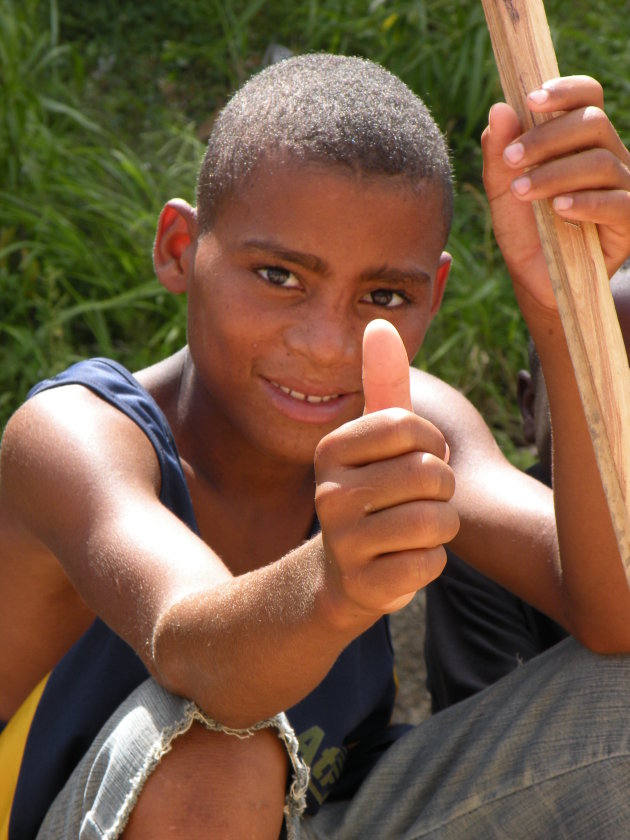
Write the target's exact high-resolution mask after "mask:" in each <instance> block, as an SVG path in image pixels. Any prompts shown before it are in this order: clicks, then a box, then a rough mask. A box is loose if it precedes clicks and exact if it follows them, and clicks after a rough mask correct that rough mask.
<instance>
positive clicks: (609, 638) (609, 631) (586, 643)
mask: <svg viewBox="0 0 630 840" xmlns="http://www.w3.org/2000/svg"><path fill="white" fill-rule="evenodd" d="M625 623H626V624H628V622H625ZM572 635H573V636H574V638H575V639H576V640H577V641H578V642H579V643H580V644H581V645H582V646H583V647H585V648H586V649H587V650H590V651H591V653H596V654H598V655H600V656H617V655H619V654H628V653H630V632H629V628H628V627H617V628H615V627H611V626H610V624H609V623H606V624H605V625H604V626H601V625H598V624H596V623H595V622H593V621H589V622H586V623H582V624H581V625H580V626H576V627H574V628H573V634H572Z"/></svg>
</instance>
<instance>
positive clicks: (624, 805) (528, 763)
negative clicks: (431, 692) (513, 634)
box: [302, 639, 630, 840]
mask: <svg viewBox="0 0 630 840" xmlns="http://www.w3.org/2000/svg"><path fill="white" fill-rule="evenodd" d="M629 688H630V657H628V656H611V657H601V656H597V655H596V654H593V653H590V652H589V651H587V650H585V649H584V648H582V647H581V646H580V645H579V644H578V643H577V642H575V641H574V640H572V639H570V640H568V641H566V642H563V643H561V644H560V645H558V646H557V647H556V648H553V649H552V650H550V651H548V652H547V653H545V654H543V655H542V656H540V657H538V658H536V659H534V660H532V661H531V662H529V663H527V664H526V665H524V666H522V667H520V668H518V669H517V670H516V671H514V672H513V673H512V674H510V675H509V676H507V677H505V678H504V679H503V680H501V681H500V682H498V683H497V684H495V685H494V686H491V687H490V688H488V689H486V690H485V691H483V692H481V693H480V694H478V695H475V696H474V697H471V698H469V699H468V700H465V701H463V702H462V703H459V704H457V705H455V706H452V707H450V708H449V709H447V710H446V711H443V712H440V713H439V714H437V715H435V716H434V717H433V718H430V719H429V720H427V721H425V722H424V723H422V724H420V725H419V726H417V727H416V728H415V729H414V730H412V731H411V732H410V733H409V734H407V735H405V736H404V737H403V738H401V739H400V741H399V742H397V743H396V744H395V745H394V746H392V747H391V748H390V749H389V750H388V751H387V753H385V755H384V756H383V758H382V759H380V760H379V762H378V764H377V765H376V766H375V768H374V770H373V771H372V772H371V774H370V775H369V776H368V778H367V779H366V781H365V782H364V783H363V785H362V787H361V788H360V790H359V791H358V793H357V794H356V795H355V797H354V798H353V800H352V801H351V802H348V803H343V802H333V803H330V804H325V805H324V806H323V808H322V809H321V810H320V812H319V813H318V814H317V815H316V816H315V817H313V818H307V819H306V820H305V821H304V825H303V835H302V836H303V837H305V838H319V839H322V840H323V838H326V840H351V838H352V840H354V838H357V837H361V838H362V840H364V838H366V839H367V840H376V838H378V840H391V838H393V837H396V838H397V840H419V838H431V840H438V839H439V840H461V838H463V837H465V838H466V840H488V838H505V837H527V838H528V840H548V838H550V837H553V838H554V840H555V838H571V839H572V840H575V838H585V839H586V838H588V839H589V840H590V838H595V837H598V838H599V837H605V838H606V840H622V838H623V840H625V838H627V837H630V797H628V795H627V791H628V789H629V787H630V710H629V708H628V705H629V704H628V694H629V691H628V689H629Z"/></svg>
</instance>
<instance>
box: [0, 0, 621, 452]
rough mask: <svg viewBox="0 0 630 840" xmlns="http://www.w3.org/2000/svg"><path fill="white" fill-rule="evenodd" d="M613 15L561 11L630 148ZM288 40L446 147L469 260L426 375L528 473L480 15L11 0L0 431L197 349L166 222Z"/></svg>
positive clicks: (4, 13)
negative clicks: (30, 408)
mask: <svg viewBox="0 0 630 840" xmlns="http://www.w3.org/2000/svg"><path fill="white" fill-rule="evenodd" d="M599 8H600V7H598V10H594V8H593V5H592V3H590V2H586V0H576V2H574V3H572V4H571V13H570V15H567V13H566V10H567V5H566V3H563V2H561V0H548V2H547V12H548V16H549V20H550V23H551V29H552V34H553V37H554V42H555V44H556V49H557V52H558V60H559V64H560V67H561V70H562V71H563V72H565V73H571V72H589V73H591V74H592V75H595V76H597V77H598V78H599V79H600V80H601V81H602V82H603V83H604V85H605V89H606V91H607V108H608V111H609V113H610V114H611V116H612V117H613V119H614V120H615V123H616V125H617V127H618V130H619V131H620V134H621V136H622V138H624V139H625V141H626V142H628V140H629V139H630V109H628V108H627V107H626V105H627V102H628V101H629V99H630V97H629V93H630V91H629V90H628V88H629V87H630V81H629V80H630V67H629V59H628V42H629V39H630V19H629V16H628V14H627V4H626V2H625V0H614V2H613V0H609V2H607V3H605V4H603V8H605V10H606V11H605V13H603V12H601V11H599ZM272 43H279V44H283V45H285V46H286V47H288V48H289V49H291V50H292V51H294V52H307V51H313V50H328V51H333V52H341V53H347V54H357V55H363V56H367V57H369V58H372V59H374V60H376V61H379V62H381V63H382V64H384V65H385V66H387V67H389V68H390V69H391V70H393V71H394V72H395V73H397V74H398V75H400V76H401V77H402V78H403V79H404V80H405V81H406V82H407V83H408V84H409V85H410V86H411V87H412V88H413V89H414V90H416V91H417V92H418V93H419V94H420V95H422V96H423V98H424V99H425V100H426V101H427V104H428V105H429V106H430V107H431V109H432V111H433V113H434V116H435V117H436V119H437V121H438V123H439V124H440V125H441V126H442V128H443V129H444V130H445V131H446V133H447V135H448V138H449V142H450V144H451V147H452V149H453V156H454V162H455V171H456V176H457V185H458V188H457V198H456V220H455V225H454V228H453V233H452V236H451V240H450V242H449V249H450V250H451V252H452V253H453V255H454V258H455V260H454V266H453V272H452V277H451V280H450V282H449V288H448V290H447V294H446V296H445V301H444V305H443V308H442V311H441V313H440V314H439V316H438V317H437V318H436V320H435V322H434V324H433V325H432V327H431V329H430V331H429V335H428V338H427V341H426V344H425V347H424V348H423V350H422V352H421V354H420V356H419V357H418V359H417V364H419V365H420V366H422V367H424V368H427V369H429V370H431V371H433V372H435V373H437V374H438V375H439V376H442V377H443V378H444V379H446V380H447V381H449V382H451V383H452V384H454V385H455V386H456V387H458V388H460V389H461V390H462V391H463V392H464V393H466V394H467V395H468V396H469V397H470V398H471V399H472V400H473V402H474V403H475V404H476V405H477V406H478V407H479V408H480V409H481V411H482V412H483V414H484V416H485V417H486V419H487V420H488V422H489V423H490V425H491V427H492V428H493V430H494V432H495V434H496V436H497V438H498V440H499V442H500V443H501V445H502V446H503V447H504V448H505V449H506V451H507V452H508V454H509V455H510V457H512V458H513V459H514V460H516V461H517V462H519V463H522V462H523V461H524V460H526V459H527V457H528V456H527V455H522V454H521V453H520V452H519V448H518V447H519V443H520V419H519V417H518V412H517V409H516V400H515V382H516V372H517V371H518V369H519V368H520V367H523V366H525V364H526V349H525V347H526V335H525V329H524V326H523V323H522V320H521V318H520V316H519V313H518V310H517V308H516V307H515V304H514V302H513V298H512V292H511V288H510V283H509V280H508V278H507V276H506V273H505V269H504V268H503V265H502V262H501V259H500V256H499V255H498V253H497V251H496V248H495V246H494V242H493V238H492V231H491V228H490V224H489V219H488V214H487V210H486V206H485V199H484V197H483V191H482V188H481V183H480V171H481V161H480V152H479V144H478V138H479V135H480V133H481V130H482V129H483V127H484V124H485V119H486V115H487V111H488V108H489V106H490V104H491V103H492V102H493V101H495V100H496V99H497V98H499V97H500V96H501V94H500V88H499V85H498V80H497V74H496V70H495V67H494V60H493V57H492V53H491V49H490V44H489V38H488V34H487V31H486V26H485V22H484V18H483V14H482V10H481V4H480V3H479V2H477V1H476V2H472V0H464V2H447V0H424V1H423V0H400V1H399V2H392V1H391V0H371V2H369V0H304V2H288V1H287V0H282V2H264V0H179V2H177V3H165V2H161V0H153V2H148V0H136V2H131V0H119V2H117V3H116V4H115V10H112V7H111V5H109V4H103V3H84V2H82V0H81V2H80V0H66V2H64V3H63V4H62V5H61V6H60V7H58V6H57V5H56V3H55V2H54V1H53V2H44V0H23V2H21V3H17V2H14V0H0V87H1V90H2V95H1V96H0V378H1V382H0V427H1V426H2V425H3V424H4V422H5V420H6V418H7V417H8V415H9V413H10V411H11V410H12V409H14V408H15V407H16V406H17V405H18V404H19V402H20V401H21V400H22V398H23V397H24V395H25V392H26V390H27V388H28V387H29V386H30V385H31V384H33V383H34V382H36V381H37V380H38V379H39V378H41V377H42V376H45V375H48V374H50V373H52V372H55V371H57V370H59V369H61V368H63V367H64V366H65V365H66V364H68V363H69V362H71V361H73V360H75V359H77V358H82V357H85V356H87V355H93V354H96V353H98V354H107V355H111V356H114V357H115V358H118V359H119V360H121V361H122V362H123V363H125V364H127V365H129V366H130V367H131V368H137V367H140V366H142V365H146V364H148V363H149V362H151V361H154V360H156V359H157V358H160V357H163V356H164V355H167V354H168V353H170V352H172V351H173V350H174V349H175V348H177V347H178V346H180V345H181V343H183V341H184V335H185V326H184V311H183V304H182V300H181V299H175V298H173V297H171V296H169V295H167V294H166V293H165V292H163V290H162V289H161V287H160V286H159V285H158V284H157V281H156V280H155V278H154V276H153V271H152V266H151V258H150V252H151V244H152V239H153V235H154V226H155V222H156V219H157V214H158V213H159V210H160V208H161V206H162V204H163V203H164V202H165V201H166V200H167V199H168V198H169V197H171V196H173V195H181V196H182V197H184V198H187V199H189V200H190V199H191V198H192V195H193V188H194V181H195V176H196V171H197V167H198V163H199V159H200V157H201V154H202V145H203V144H202V140H203V138H204V137H205V136H206V135H207V131H208V126H209V124H210V123H211V120H212V117H213V115H214V114H215V113H216V111H217V109H218V108H220V107H221V105H222V104H223V103H224V102H225V100H226V98H227V96H228V95H229V92H230V91H231V90H232V89H233V88H234V87H235V86H236V85H238V84H239V83H240V82H242V81H243V80H244V79H245V78H247V76H248V75H249V74H250V73H252V72H253V71H255V70H258V69H259V68H260V67H261V65H262V62H263V58H264V55H265V51H266V49H267V47H268V46H269V45H270V44H272Z"/></svg>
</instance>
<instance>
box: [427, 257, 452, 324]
mask: <svg viewBox="0 0 630 840" xmlns="http://www.w3.org/2000/svg"><path fill="white" fill-rule="evenodd" d="M452 263H453V257H451V255H450V254H449V253H448V251H442V254H441V255H440V262H439V265H438V270H437V272H436V274H435V283H434V284H433V295H432V298H431V317H432V318H433V316H434V315H436V314H437V311H438V309H439V308H440V306H441V305H442V298H443V297H444V289H445V288H446V281H447V280H448V275H449V272H450V270H451V265H452Z"/></svg>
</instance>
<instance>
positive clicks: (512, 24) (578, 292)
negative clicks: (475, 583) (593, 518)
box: [482, 0, 630, 585]
mask: <svg viewBox="0 0 630 840" xmlns="http://www.w3.org/2000/svg"><path fill="white" fill-rule="evenodd" d="M482 4H483V8H484V12H485V15H486V20H487V23H488V29H489V31H490V38H491V41H492V47H493V50H494V55H495V60H496V63H497V67H498V69H499V76H500V78H501V83H502V85H503V91H504V94H505V97H506V100H507V102H508V104H509V105H511V106H512V108H514V110H515V111H516V113H517V114H518V116H519V118H520V120H521V124H522V126H523V130H527V129H528V128H531V127H533V126H534V125H536V124H537V123H540V122H543V121H544V120H548V119H551V115H549V114H532V112H531V111H529V109H528V108H527V106H526V94H527V93H529V92H530V91H532V90H535V89H536V88H538V87H540V85H541V84H542V83H543V82H544V81H547V80H548V79H553V78H556V77H558V76H559V75H560V73H559V70H558V64H557V61H556V55H555V51H554V48H553V43H552V40H551V34H550V32H549V26H548V24H547V18H546V15H545V10H544V6H543V3H542V0H482ZM534 212H535V215H536V222H537V224H538V231H539V234H540V238H541V242H542V246H543V251H544V254H545V257H546V260H547V265H548V267H549V274H550V277H551V282H552V286H553V290H554V293H555V296H556V300H557V303H558V310H559V312H560V318H561V320H562V326H563V329H564V332H565V335H566V339H567V344H568V347H569V352H570V354H571V359H572V362H573V367H574V370H575V376H576V380H577V384H578V388H579V391H580V396H581V398H582V405H583V406H584V413H585V415H586V420H587V423H588V427H589V430H590V434H591V439H592V441H593V447H594V450H595V456H596V459H597V464H598V467H599V472H600V475H601V479H602V484H603V486H604V491H605V493H606V498H607V501H608V507H609V510H610V514H611V518H612V522H613V526H614V529H615V534H616V537H617V544H618V546H619V552H620V554H621V559H622V561H623V565H624V568H625V572H626V578H627V579H628V584H629V585H630V517H629V514H628V501H629V499H630V487H629V482H630V370H629V368H628V358H627V356H626V351H625V347H624V343H623V338H622V336H621V329H620V327H619V322H618V320H617V315H616V312H615V306H614V303H613V299H612V295H611V294H610V286H609V281H608V273H607V271H606V266H605V264H604V258H603V255H602V252H601V248H600V244H599V238H598V235H597V230H596V228H595V225H593V224H590V223H589V224H576V223H575V222H567V221H564V220H562V219H561V218H560V217H559V216H557V215H556V214H555V213H554V212H553V209H552V207H551V202H549V201H536V202H534Z"/></svg>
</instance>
